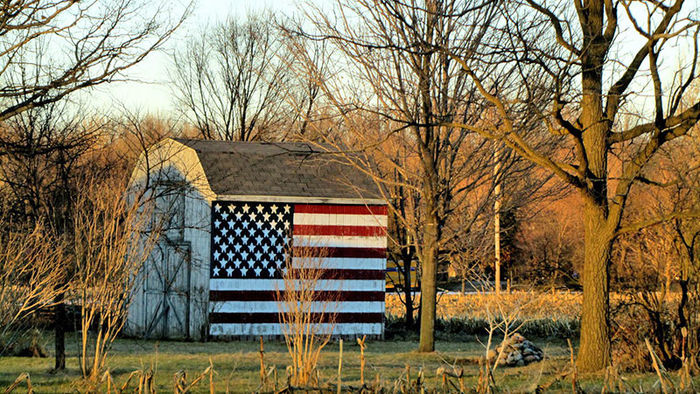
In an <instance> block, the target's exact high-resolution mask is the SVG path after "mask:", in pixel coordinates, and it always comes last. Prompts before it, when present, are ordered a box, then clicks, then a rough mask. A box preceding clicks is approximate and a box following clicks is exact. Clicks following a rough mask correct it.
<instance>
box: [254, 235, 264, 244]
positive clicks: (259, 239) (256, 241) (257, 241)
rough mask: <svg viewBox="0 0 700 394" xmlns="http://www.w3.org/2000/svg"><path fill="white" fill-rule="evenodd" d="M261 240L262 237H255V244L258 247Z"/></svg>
mask: <svg viewBox="0 0 700 394" xmlns="http://www.w3.org/2000/svg"><path fill="white" fill-rule="evenodd" d="M262 240H263V237H261V236H259V235H258V236H257V237H255V243H256V244H258V245H260V243H261V242H262Z"/></svg>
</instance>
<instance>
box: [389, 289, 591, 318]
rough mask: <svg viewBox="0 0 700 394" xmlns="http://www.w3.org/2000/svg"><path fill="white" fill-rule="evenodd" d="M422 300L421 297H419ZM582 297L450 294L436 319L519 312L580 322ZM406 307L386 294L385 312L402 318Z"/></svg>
mask: <svg viewBox="0 0 700 394" xmlns="http://www.w3.org/2000/svg"><path fill="white" fill-rule="evenodd" d="M417 297H418V300H420V295H418V296H417ZM582 300H583V296H582V295H581V294H580V293H574V292H537V291H513V292H511V293H501V294H500V295H496V294H494V293H467V294H462V293H448V294H440V295H438V301H437V317H438V318H442V319H451V318H467V317H468V318H479V319H487V318H489V317H490V316H489V315H490V314H493V313H497V312H498V311H499V310H504V311H507V310H515V309H516V308H517V309H518V310H519V313H520V316H521V317H522V318H523V319H528V320H537V319H550V318H557V319H572V320H574V319H578V316H579V315H580V313H581V302H582ZM404 311H405V307H404V306H403V304H402V303H401V300H400V299H399V297H398V296H397V295H396V294H387V295H386V313H387V315H390V316H395V317H403V315H404Z"/></svg>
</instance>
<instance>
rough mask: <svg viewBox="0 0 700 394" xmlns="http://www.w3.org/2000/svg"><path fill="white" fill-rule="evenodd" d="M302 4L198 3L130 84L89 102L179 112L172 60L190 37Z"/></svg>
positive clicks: (260, 0) (92, 95) (102, 90)
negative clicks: (170, 69) (172, 86)
mask: <svg viewBox="0 0 700 394" xmlns="http://www.w3.org/2000/svg"><path fill="white" fill-rule="evenodd" d="M178 1H180V2H182V3H184V2H185V1H186V0H178ZM299 4H300V1H298V0H277V1H275V0H253V1H251V0H196V3H195V7H194V11H193V12H192V14H191V15H190V17H189V18H188V19H187V20H186V21H185V23H184V24H183V26H181V27H180V28H179V29H178V30H177V31H176V32H175V34H174V35H173V37H171V38H170V40H169V41H168V42H167V43H166V45H165V46H164V48H163V49H162V50H161V51H158V52H155V53H151V54H150V55H149V56H148V57H146V58H145V59H144V60H143V61H142V62H141V63H140V64H138V65H136V66H135V67H134V68H132V69H131V70H129V72H128V74H127V78H128V79H129V80H128V81H124V82H113V83H110V84H105V85H102V86H100V87H98V88H95V89H94V90H92V91H90V92H86V93H85V94H86V95H87V96H88V97H87V102H88V103H90V105H92V106H94V107H96V108H97V109H98V110H109V109H122V108H125V109H127V110H129V111H131V112H136V113H140V114H146V113H154V114H162V115H169V114H172V113H174V112H176V111H175V110H176V108H175V105H174V100H173V97H172V93H171V92H172V91H171V89H170V87H169V81H168V67H169V63H170V56H171V54H172V52H173V50H174V49H175V48H177V47H178V45H181V43H182V42H184V40H185V39H186V38H187V37H188V36H191V35H192V34H196V32H197V31H199V30H200V29H201V28H202V27H203V26H207V25H213V24H215V23H217V22H220V21H223V20H225V19H226V18H227V17H228V16H232V17H236V18H238V17H240V18H244V17H245V16H246V14H247V13H257V12H262V11H265V10H270V11H272V12H275V13H277V12H280V13H285V14H292V13H294V11H295V10H296V9H297V6H298V5H299ZM183 9H184V7H183ZM83 99H85V97H83Z"/></svg>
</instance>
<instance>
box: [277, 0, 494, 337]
mask: <svg viewBox="0 0 700 394" xmlns="http://www.w3.org/2000/svg"><path fill="white" fill-rule="evenodd" d="M493 11H494V8H493V7H492V5H485V6H481V5H480V3H478V2H474V1H467V2H458V1H444V2H442V1H440V2H432V1H431V2H427V3H424V2H422V1H409V2H393V1H381V0H376V1H375V0H365V1H359V2H348V1H337V2H336V7H335V13H334V15H335V18H334V17H332V16H330V15H331V14H330V13H327V12H323V11H322V10H320V9H319V8H316V7H314V6H313V5H310V6H309V11H308V14H307V20H308V22H309V24H310V25H313V27H312V29H313V30H308V29H307V31H304V29H302V27H301V26H297V27H295V28H289V29H287V31H288V33H289V34H290V35H291V36H292V37H300V39H311V40H324V41H326V42H328V43H329V44H330V45H331V46H332V48H333V49H334V51H335V53H336V54H337V57H338V59H339V60H338V61H337V62H335V64H334V65H335V66H336V68H333V69H332V70H331V72H330V73H329V75H333V76H334V78H332V79H326V80H324V81H320V86H321V89H322V92H323V94H324V102H328V103H329V104H330V105H331V106H333V107H334V110H335V116H336V119H338V126H337V127H336V129H339V130H345V131H347V133H346V134H344V135H342V134H340V135H339V134H333V135H327V136H326V140H325V142H328V143H331V144H335V147H336V149H338V150H341V151H345V152H347V150H348V148H347V147H351V149H354V150H364V151H365V152H366V153H368V155H367V156H364V155H362V156H359V155H358V156H353V158H352V159H350V161H351V162H352V163H353V165H355V166H356V167H357V168H359V169H361V170H363V171H365V172H366V173H368V174H369V175H371V176H373V177H375V179H377V182H379V183H380V184H382V185H383V186H387V185H388V186H390V187H391V186H392V185H401V186H402V187H405V188H406V189H410V190H411V192H410V193H414V194H415V195H418V196H420V198H419V206H418V207H416V210H415V211H414V212H413V213H411V214H409V215H405V212H401V210H400V209H396V206H393V207H392V209H393V210H394V213H395V215H394V218H395V219H398V220H399V221H400V222H401V223H400V225H401V226H402V227H403V228H405V229H408V231H410V239H411V241H410V242H411V243H412V246H414V247H415V249H416V255H417V256H418V259H419V261H420V270H421V324H420V326H421V337H420V338H421V339H420V345H419V350H420V351H432V350H433V349H434V324H435V302H436V294H437V270H438V264H439V263H440V261H441V254H440V251H441V249H442V248H443V247H444V246H445V242H446V240H447V238H449V236H450V235H449V234H447V233H446V232H445V231H444V230H445V224H446V222H447V220H448V219H449V218H450V217H451V215H453V214H454V210H455V208H456V207H458V206H459V205H460V204H461V203H462V202H463V201H464V200H465V199H467V198H472V197H475V195H474V194H471V192H472V191H474V190H475V189H476V188H479V187H480V186H483V185H488V184H489V182H488V179H489V176H490V174H491V171H490V168H491V165H492V160H491V154H490V152H491V150H490V144H489V143H486V142H484V141H483V140H482V139H480V138H476V136H475V135H474V134H473V133H472V132H470V131H469V130H465V129H463V128H460V127H452V126H449V125H446V126H444V125H443V124H447V123H448V122H456V123H462V122H465V123H471V122H473V121H476V120H477V119H479V117H480V116H481V113H482V109H483V106H482V103H483V101H482V100H481V99H480V98H479V99H477V98H476V97H475V93H476V91H475V88H474V86H473V85H470V84H469V80H468V78H467V76H466V74H465V72H464V71H463V70H462V69H461V67H460V66H459V64H458V63H457V62H455V61H454V60H453V59H452V58H451V57H450V56H448V55H447V54H445V53H441V52H439V51H436V50H435V47H436V46H438V45H449V46H451V47H454V48H459V51H460V54H461V56H464V57H467V58H468V57H470V56H471V55H472V54H473V53H474V47H475V45H476V44H477V43H478V42H480V40H481V37H482V36H483V35H484V34H485V33H486V30H487V29H486V26H487V25H488V23H487V22H488V21H489V20H490V19H491V18H492V17H493V15H494V14H493ZM296 56H297V57H298V58H300V59H307V60H308V59H309V56H308V55H307V52H305V51H304V50H303V48H302V47H301V45H299V46H298V47H297V51H296ZM300 63H302V64H303V66H304V67H306V69H305V71H306V73H308V74H309V75H317V70H316V69H315V65H314V63H313V62H312V61H306V62H303V61H302V62H300ZM372 119H376V120H372ZM392 139H397V140H399V141H401V144H403V146H404V148H405V150H403V151H400V152H401V153H399V155H400V156H401V157H399V158H398V159H397V157H396V155H397V150H395V146H392V144H393V141H392ZM363 157H371V158H372V160H367V161H364V160H363V159H362V158H363ZM392 174H397V175H398V176H393V175H392ZM385 175H388V176H386V177H385ZM382 189H384V187H383V188H382ZM388 193H389V192H388V191H387V195H386V198H387V200H388V201H392V200H393V198H392V196H391V195H389V194H388ZM481 197H482V198H481V201H482V204H481V205H482V206H484V207H485V206H486V205H487V204H486V200H487V198H485V197H486V195H482V196H481ZM416 219H418V220H416ZM462 219H463V229H466V228H468V227H469V225H470V223H471V222H472V221H473V220H474V218H462ZM398 242H399V247H405V246H406V245H403V243H404V242H405V241H403V240H399V241H398Z"/></svg>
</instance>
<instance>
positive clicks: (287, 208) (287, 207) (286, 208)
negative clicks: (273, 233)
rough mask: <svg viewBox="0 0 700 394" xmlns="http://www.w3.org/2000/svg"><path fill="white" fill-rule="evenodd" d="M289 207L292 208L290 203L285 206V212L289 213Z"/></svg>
mask: <svg viewBox="0 0 700 394" xmlns="http://www.w3.org/2000/svg"><path fill="white" fill-rule="evenodd" d="M289 208H291V207H290V206H289V205H285V206H284V213H289Z"/></svg>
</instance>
